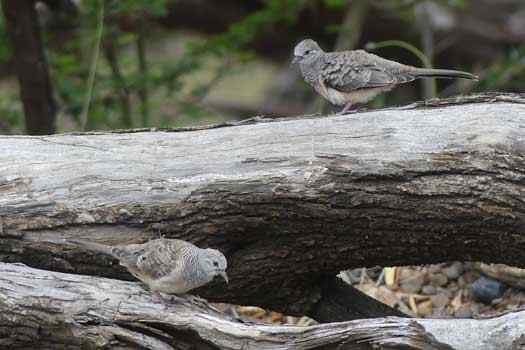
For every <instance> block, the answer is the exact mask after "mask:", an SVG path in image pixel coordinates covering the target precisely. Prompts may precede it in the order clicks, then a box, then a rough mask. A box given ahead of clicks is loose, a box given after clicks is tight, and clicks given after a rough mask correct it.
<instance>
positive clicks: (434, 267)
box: [428, 264, 442, 274]
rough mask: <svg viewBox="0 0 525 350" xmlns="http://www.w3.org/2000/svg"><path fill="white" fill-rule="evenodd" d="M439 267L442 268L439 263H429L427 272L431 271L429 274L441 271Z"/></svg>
mask: <svg viewBox="0 0 525 350" xmlns="http://www.w3.org/2000/svg"><path fill="white" fill-rule="evenodd" d="M441 268H442V265H441V264H434V265H430V266H429V267H428V272H429V273H431V274H434V273H438V272H440V271H441Z"/></svg>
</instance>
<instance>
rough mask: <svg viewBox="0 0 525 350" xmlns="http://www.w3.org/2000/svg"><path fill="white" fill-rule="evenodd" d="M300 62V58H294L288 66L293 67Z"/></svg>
mask: <svg viewBox="0 0 525 350" xmlns="http://www.w3.org/2000/svg"><path fill="white" fill-rule="evenodd" d="M300 60H301V58H300V57H299V56H294V58H293V59H292V63H290V66H295V65H296V64H297V63H299V61H300Z"/></svg>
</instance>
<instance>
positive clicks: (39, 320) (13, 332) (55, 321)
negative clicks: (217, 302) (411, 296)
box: [0, 263, 525, 350]
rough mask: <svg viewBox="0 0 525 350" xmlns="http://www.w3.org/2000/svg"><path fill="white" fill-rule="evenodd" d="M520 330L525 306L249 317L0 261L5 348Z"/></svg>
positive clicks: (314, 343)
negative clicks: (369, 315)
mask: <svg viewBox="0 0 525 350" xmlns="http://www.w3.org/2000/svg"><path fill="white" fill-rule="evenodd" d="M522 334H525V311H522V312H518V313H513V314H508V315H505V316H502V317H498V318H494V319H486V320H468V319H463V320H432V319H402V318H386V319H372V320H360V321H351V322H341V323H328V324H323V325H317V326H310V327H296V326H270V325H262V324H250V323H244V322H239V320H234V319H231V318H229V317H227V316H225V315H223V314H221V313H219V312H217V311H216V310H215V309H213V308H212V307H210V306H209V305H208V304H207V303H205V302H204V301H202V300H198V299H194V298H191V297H189V298H178V297H175V298H174V300H173V301H172V302H171V303H169V304H162V303H154V302H152V300H151V296H150V295H149V294H147V293H144V290H143V289H142V288H141V287H140V286H139V285H138V284H136V283H129V282H123V281H117V280H108V279H103V278H94V277H88V276H79V275H71V274H63V273H56V272H49V271H44V270H37V269H32V268H28V267H25V266H20V265H13V264H3V263H0V345H1V346H2V348H9V349H37V348H38V349H58V348H61V349H62V348H67V349H153V350H157V349H162V350H166V349H245V350H250V349H257V350H259V349H267V350H270V349H324V350H326V349H350V348H352V349H361V350H365V349H370V350H371V349H378V348H379V349H407V350H409V349H417V350H423V349H424V350H451V349H462V350H480V349H483V350H496V349H497V350H510V349H511V346H512V344H513V343H514V344H516V343H517V342H519V341H520V336H521V335H522Z"/></svg>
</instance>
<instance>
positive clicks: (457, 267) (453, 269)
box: [443, 261, 463, 280]
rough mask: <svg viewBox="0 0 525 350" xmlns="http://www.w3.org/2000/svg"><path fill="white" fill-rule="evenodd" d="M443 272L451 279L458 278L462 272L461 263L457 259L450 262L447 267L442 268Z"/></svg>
mask: <svg viewBox="0 0 525 350" xmlns="http://www.w3.org/2000/svg"><path fill="white" fill-rule="evenodd" d="M443 273H444V274H445V275H446V276H447V277H448V278H449V279H452V280H455V279H458V278H459V276H461V274H462V273H463V264H462V263H460V262H459V261H456V262H454V263H452V265H450V266H449V267H446V268H444V269H443Z"/></svg>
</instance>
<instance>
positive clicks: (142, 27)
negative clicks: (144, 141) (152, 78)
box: [137, 14, 149, 127]
mask: <svg viewBox="0 0 525 350" xmlns="http://www.w3.org/2000/svg"><path fill="white" fill-rule="evenodd" d="M137 56H138V60H139V72H140V83H139V89H138V93H139V98H140V112H141V115H142V126H143V127H147V126H148V124H149V101H148V100H149V97H148V61H147V58H146V18H145V15H144V14H143V15H142V16H140V17H139V19H138V31H137Z"/></svg>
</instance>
